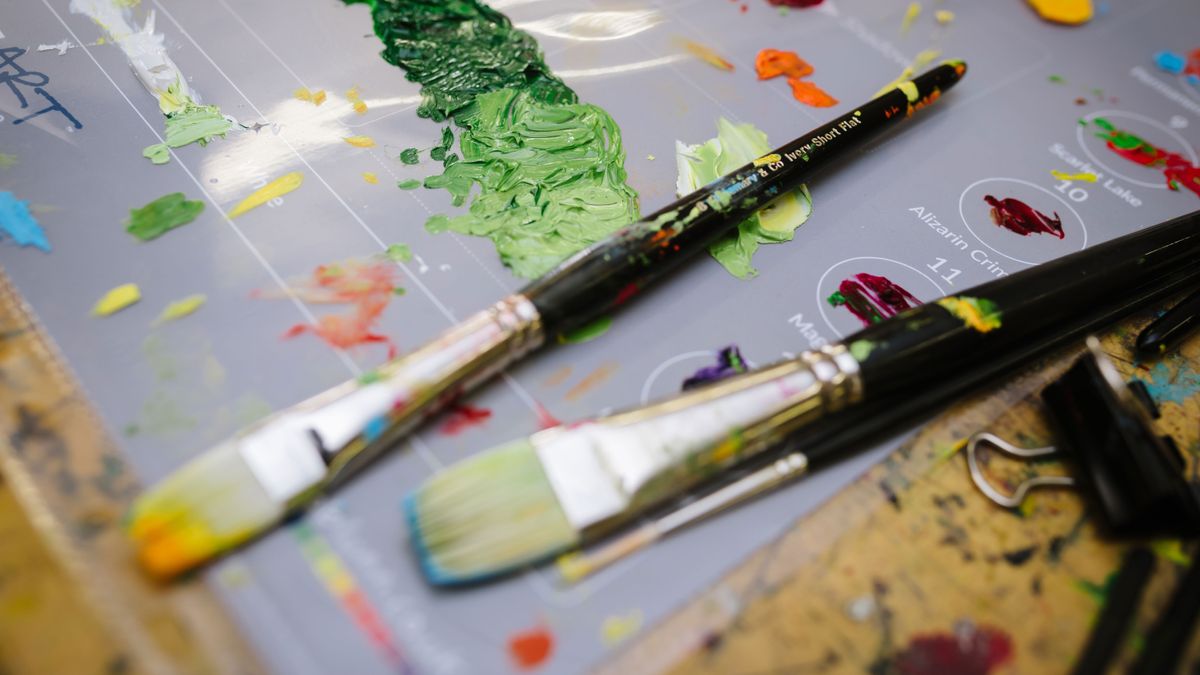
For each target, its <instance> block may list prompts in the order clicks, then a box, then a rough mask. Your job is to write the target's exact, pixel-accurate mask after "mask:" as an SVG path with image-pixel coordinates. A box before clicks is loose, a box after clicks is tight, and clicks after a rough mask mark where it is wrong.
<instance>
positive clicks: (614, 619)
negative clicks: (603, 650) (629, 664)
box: [600, 609, 644, 647]
mask: <svg viewBox="0 0 1200 675" xmlns="http://www.w3.org/2000/svg"><path fill="white" fill-rule="evenodd" d="M643 620H644V618H643V616H642V610H640V609H635V610H633V611H632V612H629V613H628V614H625V615H624V616H610V617H608V618H606V619H605V620H604V623H602V624H600V639H601V640H602V641H603V642H604V646H606V647H613V646H616V645H618V644H620V643H621V642H623V641H624V640H625V638H627V637H629V636H630V635H633V634H634V633H636V632H638V630H639V629H641V627H642V621H643Z"/></svg>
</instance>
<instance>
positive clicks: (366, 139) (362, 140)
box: [342, 136, 375, 148]
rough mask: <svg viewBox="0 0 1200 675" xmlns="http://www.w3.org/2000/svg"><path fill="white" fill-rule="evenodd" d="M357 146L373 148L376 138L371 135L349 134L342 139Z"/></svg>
mask: <svg viewBox="0 0 1200 675" xmlns="http://www.w3.org/2000/svg"><path fill="white" fill-rule="evenodd" d="M342 140H343V141H346V142H347V143H349V144H350V145H353V146H354V147H356V148H373V147H375V139H374V138H371V137H370V136H347V137H345V138H343V139H342Z"/></svg>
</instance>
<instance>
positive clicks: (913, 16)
mask: <svg viewBox="0 0 1200 675" xmlns="http://www.w3.org/2000/svg"><path fill="white" fill-rule="evenodd" d="M918 16H921V3H919V2H910V3H908V9H906V10H904V20H903V21H901V22H900V32H901V33H907V32H908V29H909V28H911V27H912V24H913V22H914V21H916V20H917V17H918Z"/></svg>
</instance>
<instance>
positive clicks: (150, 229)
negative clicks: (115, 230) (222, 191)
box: [125, 192, 204, 241]
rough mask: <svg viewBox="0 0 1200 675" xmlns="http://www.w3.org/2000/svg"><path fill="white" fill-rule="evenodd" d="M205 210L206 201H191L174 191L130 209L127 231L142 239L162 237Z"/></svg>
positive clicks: (148, 239)
mask: <svg viewBox="0 0 1200 675" xmlns="http://www.w3.org/2000/svg"><path fill="white" fill-rule="evenodd" d="M203 210H204V202H199V201H190V200H188V199H187V198H186V197H184V195H183V193H182V192H172V193H171V194H169V195H164V196H162V197H159V198H158V199H155V200H154V201H152V202H150V203H149V204H147V205H145V206H143V207H142V208H140V209H132V210H130V211H129V221H128V224H127V225H126V226H125V231H126V232H128V233H129V234H132V235H133V236H135V237H137V238H138V239H141V240H142V241H150V240H151V239H155V238H157V237H161V236H162V235H163V234H166V233H167V232H168V231H170V230H173V229H175V228H177V227H180V226H182V225H187V224H188V223H190V222H192V221H193V220H195V219H196V216H198V215H200V212H201V211H203Z"/></svg>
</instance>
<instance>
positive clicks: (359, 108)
mask: <svg viewBox="0 0 1200 675" xmlns="http://www.w3.org/2000/svg"><path fill="white" fill-rule="evenodd" d="M346 100H347V101H350V105H351V107H353V108H354V112H355V113H356V114H359V115H366V114H367V102H366V101H364V100H363V99H362V93H361V92H359V90H358V87H351V88H350V89H349V90H347V91H346Z"/></svg>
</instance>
